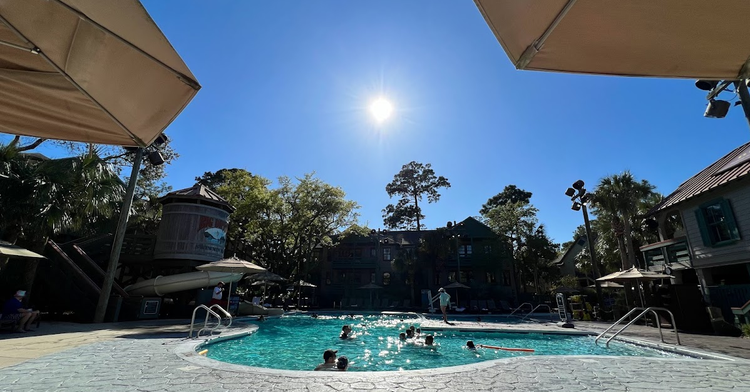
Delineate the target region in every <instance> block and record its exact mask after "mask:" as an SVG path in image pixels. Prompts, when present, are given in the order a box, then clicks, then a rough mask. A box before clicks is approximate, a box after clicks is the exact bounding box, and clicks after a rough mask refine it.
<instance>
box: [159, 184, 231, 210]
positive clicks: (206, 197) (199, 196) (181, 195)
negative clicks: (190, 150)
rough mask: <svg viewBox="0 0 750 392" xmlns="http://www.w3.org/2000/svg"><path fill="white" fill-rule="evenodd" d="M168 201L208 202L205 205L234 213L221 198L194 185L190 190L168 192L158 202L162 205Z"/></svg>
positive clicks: (203, 187) (208, 190)
mask: <svg viewBox="0 0 750 392" xmlns="http://www.w3.org/2000/svg"><path fill="white" fill-rule="evenodd" d="M170 199H187V200H202V201H206V202H208V203H206V204H213V205H215V206H217V207H220V208H222V209H226V210H227V211H228V212H232V211H234V207H232V205H230V204H229V202H227V201H226V200H225V199H224V198H223V197H221V196H219V194H218V193H216V192H214V191H213V190H211V189H210V188H208V187H206V186H204V185H201V184H195V185H193V186H192V187H190V188H185V189H180V190H177V191H173V192H169V193H167V194H166V195H164V196H162V197H161V198H160V199H159V201H160V202H161V203H164V201H166V200H170Z"/></svg>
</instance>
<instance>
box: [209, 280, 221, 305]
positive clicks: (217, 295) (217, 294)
mask: <svg viewBox="0 0 750 392" xmlns="http://www.w3.org/2000/svg"><path fill="white" fill-rule="evenodd" d="M223 294H224V282H219V283H218V284H217V285H216V287H214V292H213V294H212V295H211V305H222V302H221V297H222V295H223Z"/></svg>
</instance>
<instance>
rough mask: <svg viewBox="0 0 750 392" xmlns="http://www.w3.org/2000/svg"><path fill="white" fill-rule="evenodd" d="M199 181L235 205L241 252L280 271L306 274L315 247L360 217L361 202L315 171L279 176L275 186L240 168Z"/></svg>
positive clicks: (235, 235)
mask: <svg viewBox="0 0 750 392" xmlns="http://www.w3.org/2000/svg"><path fill="white" fill-rule="evenodd" d="M201 180H206V181H208V182H207V183H209V184H211V185H214V186H216V189H215V190H216V192H217V193H219V194H220V195H221V196H222V197H224V198H225V199H226V200H227V201H228V202H229V203H230V204H232V205H233V206H234V207H235V208H236V211H235V212H234V213H233V214H232V216H231V222H230V226H229V233H228V238H229V241H230V243H237V242H241V243H243V244H244V245H246V246H245V247H244V249H248V251H247V252H248V253H247V255H244V256H243V257H247V258H250V259H252V261H254V262H257V263H259V264H260V265H262V266H264V267H266V268H269V269H270V270H272V271H273V272H274V273H277V274H279V275H281V276H285V277H290V278H293V279H299V278H304V276H305V275H306V274H307V272H309V271H310V270H311V269H313V268H314V267H315V266H316V265H317V260H316V257H315V254H314V253H315V252H314V250H315V248H316V247H317V246H319V245H322V246H327V245H331V244H332V239H331V237H332V236H334V235H335V234H338V233H339V231H340V230H341V229H342V228H345V227H349V226H352V225H353V224H354V223H355V222H356V217H357V214H356V212H355V211H356V209H357V208H359V206H358V205H357V203H356V202H353V201H349V200H346V199H345V196H346V195H345V193H344V191H343V190H341V188H338V187H334V186H331V185H329V184H326V183H324V182H323V181H321V180H320V179H317V178H315V177H314V176H313V174H307V175H305V176H304V177H303V178H298V179H296V180H292V179H290V178H288V177H281V178H279V180H278V184H279V186H278V187H277V188H275V189H270V188H269V186H270V185H271V182H270V181H269V180H267V179H265V178H263V177H261V176H257V175H253V174H251V173H249V172H248V171H246V170H242V169H230V170H220V171H218V172H216V173H206V174H204V175H203V177H201V178H200V179H199V181H201ZM238 256H242V255H238Z"/></svg>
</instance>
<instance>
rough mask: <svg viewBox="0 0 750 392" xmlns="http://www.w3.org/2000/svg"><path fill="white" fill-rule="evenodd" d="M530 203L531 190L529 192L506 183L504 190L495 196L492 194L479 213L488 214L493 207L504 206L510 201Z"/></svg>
mask: <svg viewBox="0 0 750 392" xmlns="http://www.w3.org/2000/svg"><path fill="white" fill-rule="evenodd" d="M519 202H521V203H530V202H531V192H527V191H525V190H523V189H521V188H519V187H517V186H515V185H513V184H510V185H506V186H505V188H504V189H503V191H502V192H500V193H498V194H497V195H495V196H492V197H491V198H489V200H487V203H484V204H483V205H482V209H481V210H479V213H480V214H482V215H487V213H489V212H490V211H491V210H492V209H493V208H495V207H500V206H504V205H506V204H508V203H519Z"/></svg>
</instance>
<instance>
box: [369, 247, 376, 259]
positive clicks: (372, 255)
mask: <svg viewBox="0 0 750 392" xmlns="http://www.w3.org/2000/svg"><path fill="white" fill-rule="evenodd" d="M370 257H378V250H377V248H370Z"/></svg>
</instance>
